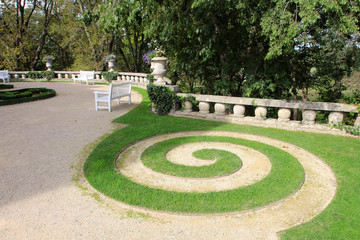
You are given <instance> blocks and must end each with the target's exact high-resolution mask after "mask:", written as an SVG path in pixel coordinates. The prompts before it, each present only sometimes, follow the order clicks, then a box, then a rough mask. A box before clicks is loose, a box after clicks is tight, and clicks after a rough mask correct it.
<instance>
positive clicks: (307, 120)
mask: <svg viewBox="0 0 360 240" xmlns="http://www.w3.org/2000/svg"><path fill="white" fill-rule="evenodd" d="M302 118H303V120H302V123H303V124H315V119H316V112H315V111H314V110H305V109H304V110H303V113H302Z"/></svg>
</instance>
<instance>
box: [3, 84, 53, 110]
mask: <svg viewBox="0 0 360 240" xmlns="http://www.w3.org/2000/svg"><path fill="white" fill-rule="evenodd" d="M55 95H56V92H55V90H53V89H47V88H24V89H19V90H13V91H3V92H0V106H4V105H10V104H17V103H24V102H31V101H36V100H41V99H46V98H50V97H54V96H55Z"/></svg>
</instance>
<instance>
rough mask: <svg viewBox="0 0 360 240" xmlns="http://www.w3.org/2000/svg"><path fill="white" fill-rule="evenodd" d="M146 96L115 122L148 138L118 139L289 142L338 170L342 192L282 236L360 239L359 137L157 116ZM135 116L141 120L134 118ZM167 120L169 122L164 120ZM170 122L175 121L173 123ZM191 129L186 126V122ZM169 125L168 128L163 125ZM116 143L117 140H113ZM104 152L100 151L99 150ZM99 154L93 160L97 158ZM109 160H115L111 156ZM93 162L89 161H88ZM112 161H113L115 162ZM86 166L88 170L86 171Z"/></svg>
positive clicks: (144, 94) (130, 139) (129, 136)
mask: <svg viewBox="0 0 360 240" xmlns="http://www.w3.org/2000/svg"><path fill="white" fill-rule="evenodd" d="M139 92H140V93H141V94H142V95H143V98H144V101H143V102H142V103H141V105H140V106H139V107H138V108H136V109H134V110H133V111H132V112H130V113H128V114H126V115H124V116H122V117H120V118H119V119H116V120H114V122H120V123H124V124H130V125H131V124H134V123H135V124H136V123H137V124H139V123H142V124H139V125H138V131H139V132H142V131H143V132H144V134H143V135H144V136H141V137H138V136H136V135H135V136H131V135H126V133H129V132H128V131H127V130H126V128H125V129H122V130H120V131H123V132H122V134H119V136H117V137H116V138H115V140H120V139H121V138H122V137H126V138H128V142H132V143H133V142H135V141H138V140H140V139H143V138H146V137H150V136H153V135H156V134H162V133H167V132H177V131H183V130H184V128H185V129H187V130H192V129H197V130H216V131H234V132H243V133H250V134H256V135H262V136H268V137H270V138H274V139H278V140H281V141H285V142H288V143H291V144H294V145H297V146H299V147H301V148H304V149H306V150H307V151H309V152H312V153H313V154H315V155H317V156H318V157H320V158H321V159H322V160H323V161H325V162H326V163H327V164H328V165H329V166H330V167H331V168H332V170H333V171H334V173H335V175H336V178H337V180H338V183H337V184H338V192H337V195H336V197H335V199H334V200H333V201H332V202H331V204H330V205H329V207H328V208H327V209H325V210H324V211H323V212H322V213H321V214H320V215H318V216H316V217H315V218H314V219H313V220H312V221H310V222H307V223H305V224H302V225H300V226H298V227H294V228H293V229H290V230H287V231H285V232H283V233H282V235H281V237H282V239H360V233H359V231H358V229H360V221H358V219H360V202H359V201H358V199H359V197H358V196H359V195H358V192H359V189H360V171H359V169H360V156H359V149H360V140H359V139H358V138H347V137H342V136H333V135H326V134H313V133H306V132H293V131H286V130H279V129H270V128H261V127H253V126H242V125H235V124H229V123H219V122H211V121H203V120H191V119H186V120H185V119H183V118H173V117H156V116H155V117H154V115H153V114H152V113H151V112H150V111H148V108H149V102H148V101H147V99H146V97H147V96H146V92H145V91H144V90H141V89H140V90H139ZM133 114H135V115H137V116H138V118H137V119H135V122H134V118H133ZM164 119H165V120H164ZM166 119H171V121H170V123H169V122H167V120H166ZM185 122H186V123H187V124H188V125H187V126H192V127H191V129H190V127H186V126H184V123H185ZM161 123H166V124H168V125H161ZM112 141H113V140H112ZM112 141H108V139H105V140H104V141H103V142H102V143H101V144H100V145H99V146H98V147H97V148H99V149H102V147H103V146H106V145H107V144H110V143H111V142H112ZM127 145H128V144H124V143H119V147H121V148H124V147H126V146H127ZM99 151H100V150H99ZM95 152H97V151H95V150H94V152H93V153H92V154H91V157H92V158H93V157H96V154H95ZM108 157H110V158H111V157H113V156H112V155H111V154H110V155H108ZM88 160H89V159H88ZM113 160H114V159H112V160H111V161H113ZM87 164H88V163H85V165H84V169H86V165H87Z"/></svg>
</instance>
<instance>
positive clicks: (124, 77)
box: [9, 71, 149, 86]
mask: <svg viewBox="0 0 360 240" xmlns="http://www.w3.org/2000/svg"><path fill="white" fill-rule="evenodd" d="M28 72H29V71H9V74H10V75H11V79H12V81H14V80H15V81H16V80H18V81H24V80H25V81H26V80H32V79H30V78H27V77H26V74H27V73H28ZM54 72H55V74H56V78H55V79H54V80H60V81H61V80H63V81H72V75H73V74H79V73H80V71H54ZM118 74H119V75H118V76H117V81H118V82H128V81H132V82H133V83H134V84H135V85H141V86H147V84H148V83H149V81H148V79H147V74H146V73H131V72H119V73H118ZM95 78H96V80H95V81H97V82H107V81H106V80H105V79H104V78H103V76H102V75H101V72H95Z"/></svg>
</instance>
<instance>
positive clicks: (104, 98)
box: [94, 82, 131, 112]
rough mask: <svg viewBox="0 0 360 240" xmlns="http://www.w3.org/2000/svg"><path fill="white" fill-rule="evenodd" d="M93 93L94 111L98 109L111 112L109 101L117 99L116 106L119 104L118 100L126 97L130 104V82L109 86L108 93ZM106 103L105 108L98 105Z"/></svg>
mask: <svg viewBox="0 0 360 240" xmlns="http://www.w3.org/2000/svg"><path fill="white" fill-rule="evenodd" d="M94 93H95V109H96V111H98V110H99V109H100V108H105V109H109V112H111V101H112V100H114V99H117V101H118V104H119V103H120V98H122V97H128V98H129V100H128V102H129V104H131V82H125V83H118V84H113V83H111V84H110V89H109V91H108V92H100V91H94ZM100 102H104V103H107V106H100V105H99V103H100Z"/></svg>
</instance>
